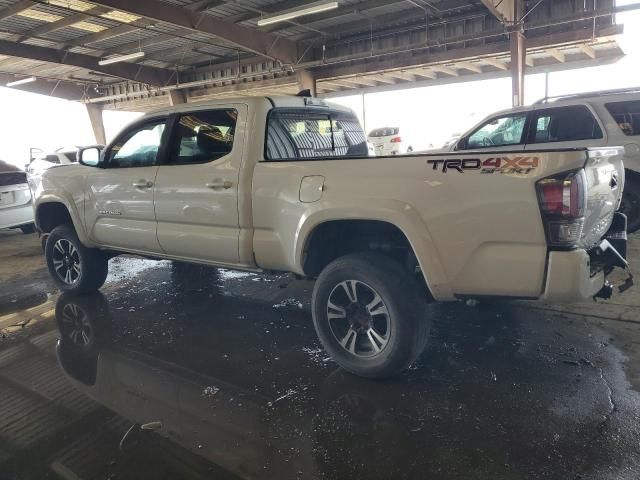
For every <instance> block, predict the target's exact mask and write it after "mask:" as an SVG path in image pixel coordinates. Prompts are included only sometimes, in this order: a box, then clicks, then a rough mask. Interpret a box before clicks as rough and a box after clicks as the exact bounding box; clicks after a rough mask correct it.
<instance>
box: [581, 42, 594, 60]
mask: <svg viewBox="0 0 640 480" xmlns="http://www.w3.org/2000/svg"><path fill="white" fill-rule="evenodd" d="M580 50H582V52H583V53H584V54H586V55H587V56H589V57H591V58H593V59H595V58H596V51H595V49H594V48H593V47H592V46H591V45H587V44H586V43H581V44H580Z"/></svg>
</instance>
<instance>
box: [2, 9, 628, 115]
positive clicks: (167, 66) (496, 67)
mask: <svg viewBox="0 0 640 480" xmlns="http://www.w3.org/2000/svg"><path fill="white" fill-rule="evenodd" d="M318 3H332V2H303V1H300V0H137V1H131V0H99V1H91V2H89V1H85V0H0V84H6V83H8V82H11V81H15V80H19V79H23V78H25V77H32V76H33V77H35V81H32V82H31V83H28V84H23V85H20V86H18V87H17V88H20V89H23V90H27V91H33V92H38V93H44V94H48V95H53V96H58V97H62V98H67V99H72V100H80V101H84V102H86V103H95V104H101V105H102V106H103V107H104V108H111V109H126V110H139V111H144V110H148V109H151V108H155V107H157V106H162V105H166V104H167V103H169V101H171V102H172V103H173V102H183V101H193V100H200V99H207V98H221V97H222V98H224V97H225V96H237V95H238V94H249V95H251V94H283V93H295V92H297V91H298V89H299V87H300V85H304V84H305V79H306V78H312V79H313V81H314V86H317V91H318V93H319V94H321V95H332V94H333V95H335V94H339V93H340V92H343V91H345V90H353V89H370V90H371V89H378V90H381V89H382V90H384V89H395V88H401V87H403V86H406V85H412V86H414V85H415V84H416V83H417V82H419V83H420V84H425V85H427V84H436V83H442V82H452V81H462V80H466V79H468V78H472V77H477V78H480V77H482V78H489V77H491V76H507V75H510V70H511V63H512V55H511V51H510V42H509V38H510V36H511V35H512V34H513V33H514V32H515V31H518V32H520V33H522V34H524V37H526V50H527V57H526V58H527V60H526V62H527V68H529V69H533V70H534V71H535V70H539V71H542V70H549V69H553V68H571V67H572V66H583V65H589V64H597V63H603V62H609V61H614V60H616V59H618V58H620V57H621V56H622V55H623V52H622V51H621V50H620V48H619V46H618V44H617V42H616V41H615V38H614V36H615V35H616V34H619V33H621V31H622V26H621V25H617V24H616V22H615V14H616V13H618V12H621V11H624V10H625V9H628V8H629V7H616V5H615V0H585V1H580V2H575V1H573V0H557V1H553V2H551V1H548V0H532V1H524V0H429V1H427V0H385V1H383V0H339V1H338V2H336V3H337V5H336V6H335V8H332V9H331V10H327V11H324V12H321V13H313V14H307V15H302V16H294V17H295V18H290V19H289V20H286V21H280V22H276V23H272V24H270V25H266V26H259V25H258V23H259V22H260V20H264V19H266V18H269V17H270V16H272V15H276V14H281V13H282V12H285V13H286V12H289V11H291V9H293V10H294V11H296V9H299V8H301V7H305V6H309V5H316V4H318ZM517 3H520V4H521V6H520V13H519V14H518V16H519V18H516V17H514V16H513V15H510V11H511V10H509V9H510V8H511V7H510V6H512V5H515V4H517ZM633 7H634V8H638V5H632V8H633ZM140 52H144V56H142V53H140ZM130 54H138V55H140V57H139V58H136V59H131V60H129V61H119V62H117V63H111V64H106V65H104V64H101V63H102V62H101V60H105V59H109V58H113V57H118V56H122V55H130Z"/></svg>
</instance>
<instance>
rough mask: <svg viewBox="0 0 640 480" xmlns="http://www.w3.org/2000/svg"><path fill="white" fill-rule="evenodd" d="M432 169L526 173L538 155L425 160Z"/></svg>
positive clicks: (533, 167)
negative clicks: (483, 158)
mask: <svg viewBox="0 0 640 480" xmlns="http://www.w3.org/2000/svg"><path fill="white" fill-rule="evenodd" d="M427 164H429V165H433V169H434V170H439V169H441V170H442V173H447V172H448V171H449V170H455V171H457V172H460V173H464V172H465V171H466V170H480V173H503V174H513V173H516V174H520V175H523V174H524V175H526V174H528V173H530V172H532V171H533V170H534V169H536V168H537V167H538V165H540V160H539V159H538V157H513V158H511V157H492V158H488V159H486V160H484V161H482V160H480V159H479V158H464V159H455V160H427Z"/></svg>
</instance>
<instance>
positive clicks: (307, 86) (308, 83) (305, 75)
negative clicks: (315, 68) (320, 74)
mask: <svg viewBox="0 0 640 480" xmlns="http://www.w3.org/2000/svg"><path fill="white" fill-rule="evenodd" d="M296 80H297V82H298V88H299V89H300V90H301V91H302V90H310V91H311V95H312V96H314V97H315V96H316V95H317V93H318V89H317V86H316V77H315V75H314V74H313V72H310V71H309V70H299V71H297V72H296Z"/></svg>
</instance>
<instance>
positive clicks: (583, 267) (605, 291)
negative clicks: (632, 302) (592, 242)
mask: <svg viewBox="0 0 640 480" xmlns="http://www.w3.org/2000/svg"><path fill="white" fill-rule="evenodd" d="M626 256H627V218H626V217H625V216H624V215H623V214H621V213H616V214H615V217H614V220H613V223H612V225H611V228H610V230H609V231H608V232H607V234H606V235H605V236H604V238H603V239H602V241H601V243H600V245H598V246H597V247H596V248H594V249H592V250H591V251H589V252H587V251H585V250H573V251H570V252H549V260H548V264H547V278H546V284H545V290H544V294H543V296H542V300H546V301H549V302H562V303H567V302H572V301H579V300H586V299H588V298H604V299H608V298H611V295H612V293H613V286H612V285H611V284H610V283H609V282H607V280H606V276H607V275H608V274H609V273H610V272H612V271H613V270H614V269H615V268H622V269H625V270H626V271H627V273H628V278H627V279H626V280H625V281H624V283H622V284H621V285H620V286H619V291H620V293H622V292H624V291H625V290H627V289H628V288H630V287H631V286H632V285H633V276H632V275H631V273H629V269H628V266H629V264H628V263H627V260H626ZM594 272H595V273H594Z"/></svg>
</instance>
